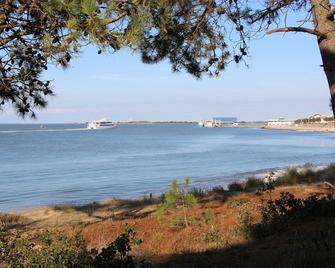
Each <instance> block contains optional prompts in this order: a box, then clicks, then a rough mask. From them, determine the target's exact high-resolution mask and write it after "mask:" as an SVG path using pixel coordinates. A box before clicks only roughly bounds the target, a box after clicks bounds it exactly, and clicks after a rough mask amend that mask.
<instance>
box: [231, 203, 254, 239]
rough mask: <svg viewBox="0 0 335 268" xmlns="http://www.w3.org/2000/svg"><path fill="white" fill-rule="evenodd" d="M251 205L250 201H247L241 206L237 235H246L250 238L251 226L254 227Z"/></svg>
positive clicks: (236, 228) (236, 229)
mask: <svg viewBox="0 0 335 268" xmlns="http://www.w3.org/2000/svg"><path fill="white" fill-rule="evenodd" d="M251 210H252V208H251V206H250V205H248V203H245V204H243V205H241V206H240V207H239V211H238V217H237V218H238V222H239V224H238V225H237V226H236V227H235V230H234V232H235V235H237V236H244V237H245V238H249V237H250V236H251V230H252V229H251V227H252V221H253V218H252V215H251Z"/></svg>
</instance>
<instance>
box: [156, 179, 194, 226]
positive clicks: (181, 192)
mask: <svg viewBox="0 0 335 268" xmlns="http://www.w3.org/2000/svg"><path fill="white" fill-rule="evenodd" d="M189 188H190V178H189V177H185V178H184V182H183V183H182V184H178V182H177V180H175V179H174V180H172V181H171V187H170V189H169V190H168V191H167V192H166V193H165V194H164V200H163V202H162V203H161V204H160V205H159V207H158V213H159V214H160V215H163V214H165V213H166V211H167V210H168V209H176V208H178V207H181V208H182V210H183V219H184V224H185V226H186V227H188V226H189V219H188V218H187V209H188V208H191V207H193V206H195V205H196V204H197V199H196V197H195V196H194V195H193V194H192V193H191V192H190V191H189Z"/></svg>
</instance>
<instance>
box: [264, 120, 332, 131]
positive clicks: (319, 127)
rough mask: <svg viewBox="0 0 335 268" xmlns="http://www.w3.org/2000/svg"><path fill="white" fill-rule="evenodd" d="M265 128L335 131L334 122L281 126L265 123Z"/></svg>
mask: <svg viewBox="0 0 335 268" xmlns="http://www.w3.org/2000/svg"><path fill="white" fill-rule="evenodd" d="M263 128H265V129H276V130H290V131H301V132H334V131H335V125H334V122H329V123H311V124H293V125H279V126H268V125H265V126H264V127H263Z"/></svg>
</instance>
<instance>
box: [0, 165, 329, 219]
mask: <svg viewBox="0 0 335 268" xmlns="http://www.w3.org/2000/svg"><path fill="white" fill-rule="evenodd" d="M331 165H332V163H323V164H310V163H306V164H304V165H289V166H285V167H274V168H266V169H260V170H256V171H249V172H243V173H237V174H236V175H232V176H231V179H230V180H227V181H225V182H224V183H213V184H212V185H210V186H209V187H201V186H192V178H191V186H192V187H191V189H192V190H200V191H204V192H206V191H211V190H212V189H215V188H220V189H225V191H227V189H228V188H227V187H228V186H229V185H230V184H234V183H239V184H243V183H245V182H247V180H248V179H256V180H260V181H263V182H266V180H268V179H269V178H271V180H273V181H275V180H276V179H278V178H280V177H281V176H282V175H284V174H285V173H286V172H287V171H288V170H289V169H291V168H292V169H296V170H297V171H298V172H304V171H307V170H310V171H312V172H318V171H323V170H325V169H327V168H328V167H329V166H331ZM168 187H169V185H167V189H166V190H168ZM163 194H164V192H161V193H159V194H154V195H153V194H143V195H141V196H134V197H129V198H118V197H113V196H111V197H107V198H104V199H97V200H95V201H89V202H83V203H75V201H73V202H64V203H55V204H45V205H38V206H33V207H29V208H22V209H14V210H0V213H9V214H19V215H24V214H31V213H32V212H36V211H49V210H52V209H56V210H57V209H59V208H62V209H63V208H67V209H77V208H86V207H92V206H93V207H94V206H105V205H107V204H108V205H111V204H113V206H115V207H118V204H121V203H125V202H130V203H136V202H142V201H148V202H149V203H150V202H153V201H157V200H159V199H160V197H161V196H162V195H163Z"/></svg>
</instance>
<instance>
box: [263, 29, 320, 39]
mask: <svg viewBox="0 0 335 268" xmlns="http://www.w3.org/2000/svg"><path fill="white" fill-rule="evenodd" d="M287 32H295V33H297V32H301V33H308V34H313V35H316V36H319V37H322V38H326V35H325V34H323V33H320V32H319V31H317V30H313V29H309V28H304V27H284V28H278V29H274V30H271V31H269V32H267V33H266V34H273V33H287Z"/></svg>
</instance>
